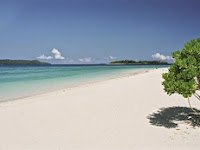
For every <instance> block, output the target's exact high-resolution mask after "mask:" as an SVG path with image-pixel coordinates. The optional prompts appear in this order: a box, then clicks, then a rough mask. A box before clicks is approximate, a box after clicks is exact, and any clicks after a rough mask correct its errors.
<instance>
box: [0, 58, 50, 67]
mask: <svg viewBox="0 0 200 150" xmlns="http://www.w3.org/2000/svg"><path fill="white" fill-rule="evenodd" d="M4 65H5V66H8V65H9V66H10V65H22V66H25V65H27V66H28V65H30V66H35V65H37V66H47V65H51V64H50V63H46V62H40V61H38V60H10V59H0V66H4Z"/></svg>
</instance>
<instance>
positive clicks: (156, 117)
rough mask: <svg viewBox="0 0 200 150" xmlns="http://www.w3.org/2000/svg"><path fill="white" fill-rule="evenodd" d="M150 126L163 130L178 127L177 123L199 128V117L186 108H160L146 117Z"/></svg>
mask: <svg viewBox="0 0 200 150" xmlns="http://www.w3.org/2000/svg"><path fill="white" fill-rule="evenodd" d="M194 110H195V111H197V112H199V113H200V111H199V110H197V109H195V108H194ZM147 118H148V119H149V122H150V124H151V125H155V126H162V127H165V128H175V127H178V123H179V121H180V123H184V124H188V125H190V126H192V127H200V116H198V115H196V114H195V113H194V112H193V111H192V110H191V108H188V107H168V108H161V109H159V110H158V111H157V112H156V113H153V114H150V115H149V116H147Z"/></svg>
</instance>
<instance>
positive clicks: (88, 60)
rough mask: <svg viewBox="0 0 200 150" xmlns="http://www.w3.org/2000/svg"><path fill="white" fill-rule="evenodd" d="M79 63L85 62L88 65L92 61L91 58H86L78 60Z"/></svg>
mask: <svg viewBox="0 0 200 150" xmlns="http://www.w3.org/2000/svg"><path fill="white" fill-rule="evenodd" d="M78 60H79V61H80V62H87V63H89V62H91V61H92V58H91V57H87V58H80V59H78Z"/></svg>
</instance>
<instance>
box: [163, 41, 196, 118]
mask: <svg viewBox="0 0 200 150" xmlns="http://www.w3.org/2000/svg"><path fill="white" fill-rule="evenodd" d="M172 57H173V58H174V60H175V61H174V63H173V64H172V65H171V66H170V68H169V72H168V73H164V74H163V75H162V77H163V79H164V81H163V83H162V84H163V85H164V90H165V92H167V94H169V95H172V94H174V93H178V94H180V95H182V96H183V97H184V98H187V99H188V102H189V105H190V107H191V104H190V99H189V98H190V97H191V96H192V95H194V96H195V97H196V98H197V99H198V100H200V95H199V94H198V92H197V91H199V90H200V38H199V39H197V40H195V39H192V40H191V41H190V42H188V43H185V46H184V48H183V49H182V51H175V52H173V53H172ZM191 108H192V107H191ZM192 109H193V108H192ZM193 110H194V109H193ZM194 111H195V110H194ZM198 114H199V113H198ZM199 115H200V114H199Z"/></svg>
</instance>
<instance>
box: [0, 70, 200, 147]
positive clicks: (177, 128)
mask: <svg viewBox="0 0 200 150" xmlns="http://www.w3.org/2000/svg"><path fill="white" fill-rule="evenodd" d="M164 72H167V69H154V70H149V71H148V72H146V73H142V74H137V75H131V76H128V77H121V78H115V79H110V80H106V81H100V82H96V83H92V84H88V85H82V86H78V87H74V88H68V89H63V90H59V91H55V92H51V93H46V94H42V95H37V96H33V97H29V98H24V99H20V100H15V101H9V102H3V103H0V133H1V134H0V150H140V149H141V150H188V149H192V150H199V149H200V142H199V141H200V128H199V127H198V126H199V123H198V122H196V120H197V121H198V119H193V118H194V115H193V114H192V112H191V110H190V109H189V105H188V102H187V99H184V98H182V97H181V96H179V95H172V96H169V95H167V94H166V93H165V92H164V91H163V86H162V85H161V82H162V78H161V74H162V73H164ZM191 102H192V105H193V106H194V107H195V108H197V109H199V108H200V103H199V102H198V101H197V100H196V99H195V98H194V97H192V98H191Z"/></svg>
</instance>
